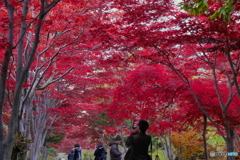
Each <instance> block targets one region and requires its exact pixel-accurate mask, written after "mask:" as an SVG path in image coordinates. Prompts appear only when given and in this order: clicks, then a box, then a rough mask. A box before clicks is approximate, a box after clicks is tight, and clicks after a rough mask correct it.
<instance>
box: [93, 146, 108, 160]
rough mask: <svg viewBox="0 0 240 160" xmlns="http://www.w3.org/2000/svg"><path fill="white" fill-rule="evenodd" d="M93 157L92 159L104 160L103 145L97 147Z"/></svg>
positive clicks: (105, 154)
mask: <svg viewBox="0 0 240 160" xmlns="http://www.w3.org/2000/svg"><path fill="white" fill-rule="evenodd" d="M94 156H95V159H94V160H106V156H107V152H106V151H105V149H104V148H103V147H97V149H96V150H95V152H94Z"/></svg>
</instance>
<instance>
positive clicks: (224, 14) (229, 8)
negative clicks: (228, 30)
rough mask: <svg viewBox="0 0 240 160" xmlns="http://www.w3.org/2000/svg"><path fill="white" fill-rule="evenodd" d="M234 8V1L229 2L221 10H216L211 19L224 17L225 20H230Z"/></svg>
mask: <svg viewBox="0 0 240 160" xmlns="http://www.w3.org/2000/svg"><path fill="white" fill-rule="evenodd" d="M232 10H233V5H232V3H230V2H228V3H227V5H226V6H223V7H221V8H220V9H219V10H217V11H215V13H214V14H212V15H211V16H210V19H211V20H214V19H216V18H217V17H218V18H222V19H223V21H224V22H229V21H230V14H231V12H232Z"/></svg>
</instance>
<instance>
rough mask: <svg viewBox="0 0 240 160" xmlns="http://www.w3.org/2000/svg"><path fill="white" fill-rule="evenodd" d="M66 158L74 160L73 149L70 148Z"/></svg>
mask: <svg viewBox="0 0 240 160" xmlns="http://www.w3.org/2000/svg"><path fill="white" fill-rule="evenodd" d="M68 160H74V150H72V151H71V153H69V154H68Z"/></svg>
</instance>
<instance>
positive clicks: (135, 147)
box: [126, 132, 151, 160]
mask: <svg viewBox="0 0 240 160" xmlns="http://www.w3.org/2000/svg"><path fill="white" fill-rule="evenodd" d="M150 143H151V136H149V135H146V133H143V132H140V133H138V134H135V135H134V134H131V135H130V136H129V137H128V139H127V141H126V144H127V145H128V146H131V149H132V152H133V154H134V157H135V158H134V159H135V160H146V159H148V147H149V145H150Z"/></svg>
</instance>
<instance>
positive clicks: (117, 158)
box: [109, 135, 122, 160]
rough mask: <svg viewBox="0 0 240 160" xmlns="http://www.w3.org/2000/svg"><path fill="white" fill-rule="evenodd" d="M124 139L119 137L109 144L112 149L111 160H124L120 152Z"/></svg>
mask: <svg viewBox="0 0 240 160" xmlns="http://www.w3.org/2000/svg"><path fill="white" fill-rule="evenodd" d="M121 142H122V137H121V136H120V135H117V136H116V138H115V140H114V141H111V142H110V143H109V146H110V147H111V148H110V159H111V160H121V159H122V152H120V151H119V149H118V145H119V144H121Z"/></svg>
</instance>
